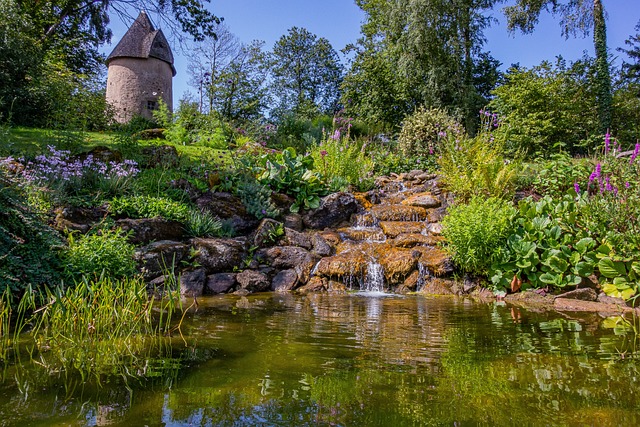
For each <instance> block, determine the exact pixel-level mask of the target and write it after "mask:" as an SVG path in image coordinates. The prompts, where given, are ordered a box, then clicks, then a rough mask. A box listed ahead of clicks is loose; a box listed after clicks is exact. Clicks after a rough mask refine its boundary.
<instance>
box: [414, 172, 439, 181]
mask: <svg viewBox="0 0 640 427" xmlns="http://www.w3.org/2000/svg"><path fill="white" fill-rule="evenodd" d="M436 176H437V175H436V174H433V173H427V172H424V173H421V174H420V175H418V176H416V177H415V180H416V181H420V182H426V181H429V180H432V179H434V178H435V177H436Z"/></svg>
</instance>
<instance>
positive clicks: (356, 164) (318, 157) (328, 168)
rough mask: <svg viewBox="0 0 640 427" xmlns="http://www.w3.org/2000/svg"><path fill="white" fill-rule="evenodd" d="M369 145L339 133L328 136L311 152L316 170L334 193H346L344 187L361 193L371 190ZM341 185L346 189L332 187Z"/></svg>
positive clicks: (371, 165) (371, 169) (371, 168)
mask: <svg viewBox="0 0 640 427" xmlns="http://www.w3.org/2000/svg"><path fill="white" fill-rule="evenodd" d="M365 148H366V146H365V144H363V143H362V142H359V141H352V140H350V138H349V133H347V134H346V135H340V131H339V130H337V131H335V132H333V133H332V134H331V135H324V139H323V141H322V142H321V143H320V144H319V145H317V146H315V147H314V148H313V149H312V150H311V157H313V163H314V166H315V170H316V171H318V172H320V174H321V175H322V179H323V180H324V182H325V183H327V184H328V185H329V186H330V187H331V189H332V190H345V189H346V188H340V187H345V185H344V184H347V185H353V186H355V187H356V188H358V190H364V191H366V190H368V189H370V188H371V186H372V184H373V178H372V173H371V172H372V171H373V162H372V160H371V158H369V157H368V156H367V155H366V154H365ZM335 182H339V183H342V186H337V185H332V183H335Z"/></svg>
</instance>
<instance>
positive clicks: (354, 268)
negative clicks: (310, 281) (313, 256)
mask: <svg viewBox="0 0 640 427" xmlns="http://www.w3.org/2000/svg"><path fill="white" fill-rule="evenodd" d="M366 264H367V258H366V257H365V255H364V254H363V253H362V251H357V250H356V251H346V252H342V253H339V254H337V255H334V256H331V257H326V258H322V259H321V260H320V262H319V263H318V265H317V267H316V275H318V276H325V277H347V276H358V277H360V276H362V275H363V274H364V269H365V267H366Z"/></svg>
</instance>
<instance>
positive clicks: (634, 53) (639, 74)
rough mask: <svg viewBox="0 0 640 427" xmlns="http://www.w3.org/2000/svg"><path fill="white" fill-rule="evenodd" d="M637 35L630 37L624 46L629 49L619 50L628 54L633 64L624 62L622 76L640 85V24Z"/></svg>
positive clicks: (639, 24) (637, 26)
mask: <svg viewBox="0 0 640 427" xmlns="http://www.w3.org/2000/svg"><path fill="white" fill-rule="evenodd" d="M636 31H638V33H636V34H635V35H633V36H629V38H628V39H627V40H625V41H624V44H625V45H627V46H628V47H629V48H628V49H623V48H618V50H619V51H620V52H624V53H626V54H627V56H628V57H629V59H630V61H631V62H627V61H623V62H622V76H623V78H625V79H628V80H629V81H631V82H633V83H640V22H638V24H637V25H636Z"/></svg>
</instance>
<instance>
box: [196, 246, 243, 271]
mask: <svg viewBox="0 0 640 427" xmlns="http://www.w3.org/2000/svg"><path fill="white" fill-rule="evenodd" d="M191 245H192V246H193V247H194V249H195V251H196V256H195V261H196V262H198V264H200V265H201V266H203V267H204V268H206V269H207V273H209V274H211V273H219V272H228V271H233V269H234V267H239V266H241V265H242V262H243V260H244V257H245V255H246V240H245V239H243V238H235V239H222V238H213V239H192V240H191Z"/></svg>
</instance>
